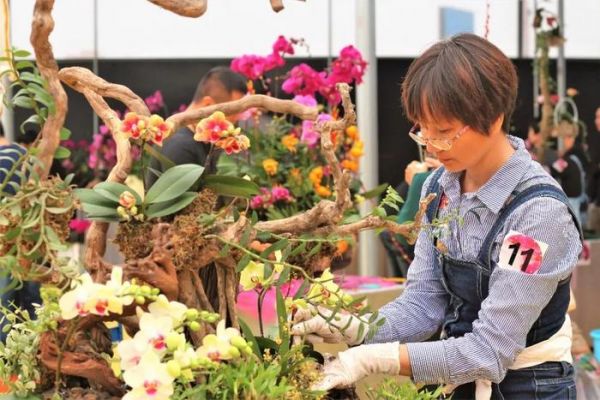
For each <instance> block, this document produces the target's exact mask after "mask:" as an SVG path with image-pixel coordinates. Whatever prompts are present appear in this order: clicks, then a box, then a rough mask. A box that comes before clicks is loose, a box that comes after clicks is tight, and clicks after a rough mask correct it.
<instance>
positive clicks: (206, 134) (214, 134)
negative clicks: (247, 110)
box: [194, 111, 234, 143]
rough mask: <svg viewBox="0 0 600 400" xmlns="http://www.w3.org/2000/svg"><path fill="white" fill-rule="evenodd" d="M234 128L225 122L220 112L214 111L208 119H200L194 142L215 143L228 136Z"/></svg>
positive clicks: (225, 119)
mask: <svg viewBox="0 0 600 400" xmlns="http://www.w3.org/2000/svg"><path fill="white" fill-rule="evenodd" d="M233 130H234V126H233V124H232V123H231V122H229V121H228V120H227V118H226V117H225V114H223V113H222V112H221V111H215V112H214V113H213V114H212V115H211V116H210V117H208V118H204V119H202V120H201V121H200V122H198V125H196V133H195V134H194V140H196V141H198V142H210V143H216V142H217V141H218V140H220V139H221V138H223V137H225V136H228V135H229V133H230V131H233Z"/></svg>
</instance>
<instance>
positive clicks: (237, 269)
mask: <svg viewBox="0 0 600 400" xmlns="http://www.w3.org/2000/svg"><path fill="white" fill-rule="evenodd" d="M249 262H250V254H244V256H243V257H242V258H241V259H240V261H239V262H238V263H237V266H236V267H235V272H238V273H239V272H242V270H243V269H244V268H246V265H248V263H249Z"/></svg>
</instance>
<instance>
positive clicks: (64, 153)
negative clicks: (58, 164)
mask: <svg viewBox="0 0 600 400" xmlns="http://www.w3.org/2000/svg"><path fill="white" fill-rule="evenodd" d="M69 157H71V150H69V149H67V148H66V147H62V146H61V147H59V148H58V149H56V152H55V153H54V158H55V159H57V160H64V159H65V158H69Z"/></svg>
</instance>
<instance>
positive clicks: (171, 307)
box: [148, 294, 188, 326]
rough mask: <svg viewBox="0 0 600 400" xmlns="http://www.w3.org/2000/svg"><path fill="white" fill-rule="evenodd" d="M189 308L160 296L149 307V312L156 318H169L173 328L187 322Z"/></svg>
mask: <svg viewBox="0 0 600 400" xmlns="http://www.w3.org/2000/svg"><path fill="white" fill-rule="evenodd" d="M187 310H188V308H187V306H186V305H185V304H183V303H179V302H177V301H169V299H168V298H167V296H165V295H164V294H161V295H159V296H158V297H157V298H156V300H155V301H154V302H152V303H151V304H150V305H149V306H148V312H149V313H150V314H152V316H153V317H155V318H162V317H169V318H171V320H172V321H173V326H178V325H181V324H182V323H183V322H184V321H185V313H186V311H187Z"/></svg>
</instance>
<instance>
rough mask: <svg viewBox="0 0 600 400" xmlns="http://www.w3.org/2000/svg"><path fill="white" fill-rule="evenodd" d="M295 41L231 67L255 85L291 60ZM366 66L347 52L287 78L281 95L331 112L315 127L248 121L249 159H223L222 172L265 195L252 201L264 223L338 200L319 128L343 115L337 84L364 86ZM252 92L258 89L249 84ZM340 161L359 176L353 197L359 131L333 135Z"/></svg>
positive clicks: (286, 120) (285, 120) (285, 119)
mask: <svg viewBox="0 0 600 400" xmlns="http://www.w3.org/2000/svg"><path fill="white" fill-rule="evenodd" d="M298 43H301V42H300V41H298V40H295V39H290V40H288V39H286V38H285V37H283V36H279V37H278V38H277V40H276V41H275V43H274V44H273V46H272V53H271V54H269V55H267V56H265V57H262V56H257V55H244V56H241V57H239V58H236V59H234V60H233V61H232V63H231V67H232V69H234V70H235V71H238V72H240V73H242V74H243V75H245V76H246V77H247V78H248V79H250V80H257V79H261V80H263V82H264V81H265V79H264V74H265V73H266V72H268V71H271V70H273V69H274V68H278V67H283V66H285V59H284V58H283V57H284V56H285V55H286V54H294V46H295V45H297V44H298ZM366 66H367V63H366V62H365V61H364V60H363V59H362V56H361V55H360V52H358V50H356V49H355V48H354V47H352V46H347V47H345V48H344V49H342V51H341V52H340V55H339V57H338V58H336V59H335V60H334V61H333V63H332V65H331V67H330V68H329V69H328V70H324V71H315V70H314V69H313V68H312V67H310V66H309V65H307V64H300V65H298V66H295V67H293V68H292V69H291V70H290V71H289V72H288V73H287V74H286V75H285V79H284V80H283V83H282V85H281V89H282V90H283V92H285V93H288V94H291V95H294V98H293V101H295V102H297V103H299V104H302V105H305V106H308V107H318V108H319V109H321V110H324V108H325V105H319V104H318V102H317V98H316V97H317V96H320V98H322V99H324V100H325V102H326V105H327V107H328V108H329V109H330V111H329V112H321V113H320V114H319V115H318V118H317V120H316V121H310V120H305V121H298V120H295V119H294V118H291V117H290V116H286V115H284V116H281V117H273V118H272V119H271V121H270V122H269V123H268V124H267V126H266V127H264V128H263V127H262V126H261V123H260V112H258V111H256V110H255V112H254V115H252V114H250V115H247V118H248V119H247V121H246V122H247V125H248V126H249V128H248V135H249V137H250V143H252V146H251V147H250V151H249V154H248V155H246V156H245V157H239V156H238V157H222V158H221V159H220V160H219V172H220V173H223V174H226V175H236V176H243V175H249V176H251V177H253V179H254V181H255V182H256V183H257V184H258V185H259V186H260V193H259V194H258V195H256V196H255V197H253V198H252V200H251V202H250V207H251V209H252V210H254V211H255V212H256V213H257V215H258V218H259V219H261V220H272V219H278V218H283V217H288V216H291V215H294V214H296V213H298V212H301V211H305V210H308V209H310V208H311V207H313V206H314V205H315V204H316V203H318V202H319V201H320V200H321V199H331V198H333V197H334V192H333V180H332V177H331V171H330V168H329V166H328V165H327V164H328V163H327V160H325V159H324V158H323V156H322V153H321V151H320V146H321V142H320V135H319V134H318V133H317V131H316V130H315V126H316V124H318V123H323V122H326V121H332V120H335V119H336V118H337V117H338V114H339V111H338V109H337V105H338V104H339V102H340V96H339V93H338V91H337V90H335V85H337V84H338V83H342V82H343V83H354V84H360V83H361V82H362V76H363V74H364V72H365V69H366ZM250 83H251V84H250V85H249V87H253V84H252V81H250ZM332 141H333V145H334V148H335V152H336V156H337V157H338V159H340V160H341V166H342V168H343V169H345V170H348V171H350V172H352V173H353V174H354V178H353V182H352V183H351V185H350V187H351V190H352V194H353V195H354V194H358V192H359V191H360V189H361V184H360V181H359V180H358V178H357V175H356V174H357V173H358V168H359V161H360V157H361V156H362V155H363V143H362V141H361V140H360V136H359V132H358V129H357V127H356V126H355V125H352V126H349V127H348V128H346V129H344V130H337V131H334V132H333V133H332Z"/></svg>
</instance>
